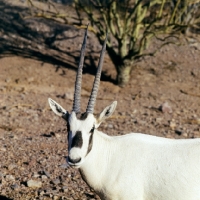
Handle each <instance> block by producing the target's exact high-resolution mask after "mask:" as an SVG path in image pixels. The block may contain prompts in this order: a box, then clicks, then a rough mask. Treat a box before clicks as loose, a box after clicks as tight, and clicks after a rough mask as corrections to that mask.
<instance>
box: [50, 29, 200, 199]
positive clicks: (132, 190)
mask: <svg viewBox="0 0 200 200" xmlns="http://www.w3.org/2000/svg"><path fill="white" fill-rule="evenodd" d="M86 39H87V31H86V34H85V37H84V42H83V46H82V50H81V57H80V63H79V68H78V72H77V78H76V83H75V93H74V103H73V109H72V112H71V113H69V112H67V111H66V110H65V109H64V108H62V107H61V106H60V105H59V104H58V103H56V102H55V101H53V100H52V99H49V104H50V107H51V108H52V110H53V111H54V112H55V113H56V114H57V115H59V116H61V117H63V118H64V119H65V120H66V122H67V132H68V157H67V162H68V164H69V165H70V166H72V167H75V168H79V170H80V172H81V175H82V177H83V179H84V180H85V181H86V182H87V183H88V185H89V186H90V187H91V188H93V189H94V190H95V191H96V193H97V194H99V196H100V197H101V199H105V200H200V139H182V140H175V139H166V138H161V137H156V136H150V135H146V134H140V133H130V134H127V135H123V136H112V137H111V136H108V135H107V134H105V133H102V132H99V131H98V130H97V128H98V127H99V126H100V124H101V122H103V121H104V120H105V119H107V118H108V117H110V116H111V115H112V114H113V112H114V110H115V108H116V105H117V102H116V101H114V102H113V103H112V104H111V105H109V106H107V107H106V108H105V109H104V110H103V111H102V112H101V113H100V114H99V115H98V116H97V117H94V115H93V109H94V104H95V100H96V96H97V90H98V85H99V82H100V74H101V68H102V62H103V56H104V53H105V46H106V40H105V41H104V45H103V49H102V53H101V56H100V61H99V66H98V70H97V75H96V77H95V81H94V85H93V89H92V93H91V96H90V100H89V103H88V106H87V109H86V112H85V113H82V114H81V112H80V98H81V93H80V90H81V77H82V67H83V58H84V52H85V44H86Z"/></svg>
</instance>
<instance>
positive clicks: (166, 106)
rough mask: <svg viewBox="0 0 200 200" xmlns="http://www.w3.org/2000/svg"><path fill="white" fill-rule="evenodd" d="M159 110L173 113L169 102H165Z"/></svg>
mask: <svg viewBox="0 0 200 200" xmlns="http://www.w3.org/2000/svg"><path fill="white" fill-rule="evenodd" d="M159 110H160V111H162V112H163V113H172V108H171V106H170V105H169V104H168V102H165V103H163V104H162V105H160V106H159Z"/></svg>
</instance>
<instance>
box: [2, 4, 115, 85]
mask: <svg viewBox="0 0 200 200" xmlns="http://www.w3.org/2000/svg"><path fill="white" fill-rule="evenodd" d="M0 10H2V11H3V14H2V15H0V20H1V23H0V58H2V57H8V56H13V55H16V56H21V57H24V58H31V59H36V60H39V61H42V62H47V63H50V64H53V65H54V66H55V67H56V68H58V67H66V68H69V69H72V70H76V66H77V64H78V61H79V55H80V53H79V52H80V50H79V49H80V47H78V48H77V46H76V48H72V46H73V44H74V42H73V41H75V40H77V39H78V40H80V39H81V40H82V38H83V34H82V33H84V32H81V34H80V31H83V30H77V29H75V28H74V27H73V26H69V25H64V24H59V23H57V22H54V21H49V20H46V19H42V18H28V19H25V18H23V17H22V16H30V11H29V9H28V8H26V7H20V6H13V5H10V4H9V3H6V1H1V2H0ZM68 32H70V33H73V34H66V33H68ZM81 40H80V43H81V42H82V41H81ZM61 46H62V47H61ZM90 53H91V56H86V59H87V60H88V62H87V63H85V65H84V73H89V74H93V75H94V74H95V73H96V69H95V68H94V67H91V66H94V65H95V63H96V62H94V57H93V54H95V53H97V52H94V51H93V52H92V51H91V50H90ZM98 53H99V52H98ZM95 67H96V65H95ZM102 80H104V81H110V82H113V83H114V80H113V79H111V77H110V76H107V75H106V74H104V73H103V74H102Z"/></svg>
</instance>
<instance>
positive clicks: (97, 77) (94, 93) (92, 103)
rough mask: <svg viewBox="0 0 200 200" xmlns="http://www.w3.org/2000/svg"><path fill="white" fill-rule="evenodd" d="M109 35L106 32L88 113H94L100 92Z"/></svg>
mask: <svg viewBox="0 0 200 200" xmlns="http://www.w3.org/2000/svg"><path fill="white" fill-rule="evenodd" d="M107 37H108V33H106V38H105V40H104V44H103V47H102V50H101V54H100V58H99V63H98V67H97V73H96V76H95V79H94V83H93V88H92V92H91V95H90V99H89V102H88V106H87V109H86V112H87V113H93V112H94V105H95V102H96V97H97V92H98V88H99V84H100V78H101V71H102V66H103V60H104V56H105V52H106V42H107Z"/></svg>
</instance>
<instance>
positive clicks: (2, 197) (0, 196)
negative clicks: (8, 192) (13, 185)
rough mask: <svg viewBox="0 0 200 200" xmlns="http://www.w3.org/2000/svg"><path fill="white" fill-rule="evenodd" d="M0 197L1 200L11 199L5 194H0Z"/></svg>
mask: <svg viewBox="0 0 200 200" xmlns="http://www.w3.org/2000/svg"><path fill="white" fill-rule="evenodd" d="M0 199H1V200H12V199H10V198H7V197H5V196H2V195H0Z"/></svg>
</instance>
